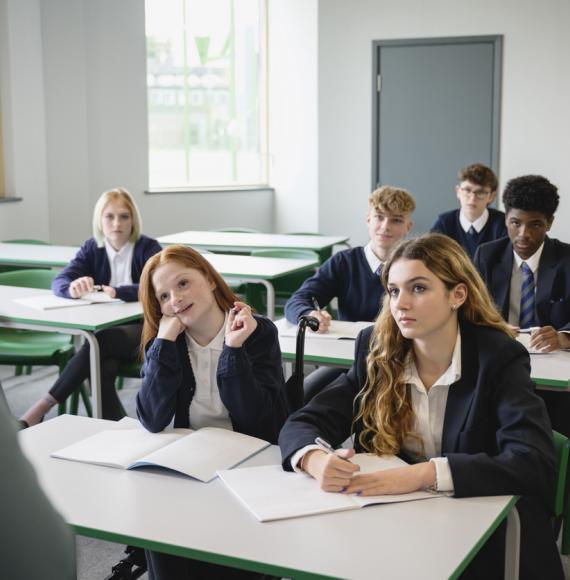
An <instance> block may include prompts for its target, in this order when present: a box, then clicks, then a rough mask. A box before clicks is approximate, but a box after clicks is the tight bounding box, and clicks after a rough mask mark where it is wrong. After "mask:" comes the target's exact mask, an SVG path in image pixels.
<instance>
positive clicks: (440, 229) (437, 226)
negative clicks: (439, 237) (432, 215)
mask: <svg viewBox="0 0 570 580" xmlns="http://www.w3.org/2000/svg"><path fill="white" fill-rule="evenodd" d="M429 231H430V234H447V229H446V228H445V224H444V223H443V220H442V219H441V215H438V216H437V219H436V220H435V222H434V223H433V225H432V226H431V228H430V230H429Z"/></svg>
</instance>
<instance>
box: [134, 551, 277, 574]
mask: <svg viewBox="0 0 570 580" xmlns="http://www.w3.org/2000/svg"><path fill="white" fill-rule="evenodd" d="M145 555H146V562H147V566H148V577H149V580H206V579H208V580H213V579H215V580H218V579H219V580H262V579H264V578H269V577H268V576H265V575H264V574H260V573H259V572H249V571H248V570H238V569H237V568H229V567H228V566H219V565H218V564H209V563H208V562H200V561H198V560H189V559H187V558H181V557H179V556H171V555H170V554H163V553H162V552H153V551H151V550H145Z"/></svg>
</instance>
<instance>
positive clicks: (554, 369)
mask: <svg viewBox="0 0 570 580" xmlns="http://www.w3.org/2000/svg"><path fill="white" fill-rule="evenodd" d="M275 324H276V325H277V329H278V331H279V345H280V346H281V356H282V357H283V360H284V361H287V362H291V361H294V360H295V339H294V338H292V337H289V336H282V332H283V331H285V330H286V329H288V328H291V327H292V326H293V325H291V324H289V323H288V322H287V321H286V320H285V319H284V318H281V319H279V320H276V321H275ZM305 361H306V362H312V363H315V364H317V365H323V366H334V367H343V368H349V367H350V366H352V363H353V362H354V340H350V339H341V340H329V339H322V338H313V339H311V335H310V331H309V330H307V332H306V334H305ZM530 375H531V378H532V380H533V381H534V382H535V383H536V385H537V387H538V388H539V389H546V390H556V391H569V392H570V352H567V351H558V352H553V353H550V354H531V355H530Z"/></svg>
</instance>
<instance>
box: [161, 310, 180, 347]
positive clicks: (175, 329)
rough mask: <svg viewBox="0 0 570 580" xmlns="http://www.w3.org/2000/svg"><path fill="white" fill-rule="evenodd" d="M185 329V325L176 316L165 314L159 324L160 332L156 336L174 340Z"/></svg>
mask: <svg viewBox="0 0 570 580" xmlns="http://www.w3.org/2000/svg"><path fill="white" fill-rule="evenodd" d="M183 331H184V325H183V324H182V322H180V320H179V319H178V318H177V317H176V316H165V315H163V316H162V318H161V319H160V324H159V325H158V334H157V335H156V338H162V339H164V340H171V341H172V342H174V341H175V340H176V339H177V338H178V335H179V334H180V333H181V332H183Z"/></svg>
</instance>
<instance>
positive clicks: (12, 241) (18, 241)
mask: <svg viewBox="0 0 570 580" xmlns="http://www.w3.org/2000/svg"><path fill="white" fill-rule="evenodd" d="M2 243H3V244H35V245H36V246H51V244H50V243H49V242H44V241H43V240H2Z"/></svg>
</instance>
